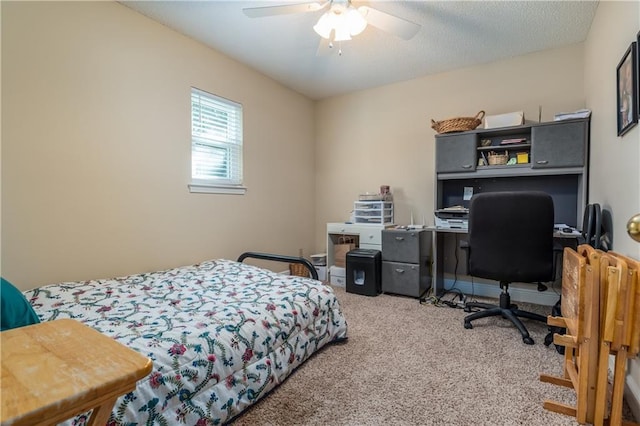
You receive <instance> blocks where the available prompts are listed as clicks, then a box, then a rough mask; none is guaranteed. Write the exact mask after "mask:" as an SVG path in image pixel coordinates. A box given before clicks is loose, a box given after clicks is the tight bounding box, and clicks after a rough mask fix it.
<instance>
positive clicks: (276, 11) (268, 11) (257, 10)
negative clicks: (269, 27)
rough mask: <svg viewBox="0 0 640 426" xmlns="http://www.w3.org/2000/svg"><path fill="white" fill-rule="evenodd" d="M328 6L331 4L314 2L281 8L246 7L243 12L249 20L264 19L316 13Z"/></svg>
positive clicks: (280, 6)
mask: <svg viewBox="0 0 640 426" xmlns="http://www.w3.org/2000/svg"><path fill="white" fill-rule="evenodd" d="M328 4H329V2H326V3H323V4H320V3H318V2H312V3H296V4H283V5H279V6H262V7H246V8H244V9H242V11H243V12H244V14H245V15H247V16H248V17H249V18H262V17H265V16H275V15H289V14H292V13H304V12H315V11H318V10H320V9H324V8H325V7H326V6H327V5H328Z"/></svg>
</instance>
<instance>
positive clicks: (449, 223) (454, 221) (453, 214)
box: [434, 206, 469, 230]
mask: <svg viewBox="0 0 640 426" xmlns="http://www.w3.org/2000/svg"><path fill="white" fill-rule="evenodd" d="M434 216H435V224H436V228H443V229H464V230H468V229H469V209H468V208H466V207H462V206H453V207H446V208H444V209H439V210H436V211H435V212H434Z"/></svg>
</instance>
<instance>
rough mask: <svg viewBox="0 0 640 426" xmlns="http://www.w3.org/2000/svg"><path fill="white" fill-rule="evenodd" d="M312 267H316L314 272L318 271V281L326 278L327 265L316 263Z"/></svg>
mask: <svg viewBox="0 0 640 426" xmlns="http://www.w3.org/2000/svg"><path fill="white" fill-rule="evenodd" d="M314 268H316V272H317V273H318V280H319V281H326V280H327V267H326V266H316V265H314Z"/></svg>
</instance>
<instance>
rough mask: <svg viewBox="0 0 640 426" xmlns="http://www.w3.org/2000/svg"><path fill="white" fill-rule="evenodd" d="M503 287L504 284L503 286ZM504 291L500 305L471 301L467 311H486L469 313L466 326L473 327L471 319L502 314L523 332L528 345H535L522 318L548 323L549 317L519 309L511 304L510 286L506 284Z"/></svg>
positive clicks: (466, 308) (465, 321) (523, 337)
mask: <svg viewBox="0 0 640 426" xmlns="http://www.w3.org/2000/svg"><path fill="white" fill-rule="evenodd" d="M501 287H502V286H501ZM503 290H504V291H503V292H502V293H501V294H500V306H496V305H490V304H487V303H477V302H469V303H467V305H466V307H465V311H467V312H470V310H471V308H481V309H485V310H484V311H480V312H475V313H473V314H471V315H467V316H466V317H464V328H467V329H470V328H473V326H472V325H471V321H473V320H477V319H478V318H486V317H492V316H498V315H500V316H502V318H506V319H508V320H509V321H511V322H512V323H513V325H515V326H516V328H517V329H518V330H519V331H520V334H522V341H523V342H524V343H526V344H527V345H533V343H534V341H533V339H532V338H531V336H530V335H529V331H527V328H526V327H525V326H524V324H523V323H522V321H520V318H527V319H532V320H535V321H541V322H544V323H546V322H547V318H546V317H544V316H542V315H538V314H534V313H533V312H527V311H523V310H520V309H518V307H517V306H516V305H512V304H511V296H510V295H509V291H508V286H507V285H504V287H503Z"/></svg>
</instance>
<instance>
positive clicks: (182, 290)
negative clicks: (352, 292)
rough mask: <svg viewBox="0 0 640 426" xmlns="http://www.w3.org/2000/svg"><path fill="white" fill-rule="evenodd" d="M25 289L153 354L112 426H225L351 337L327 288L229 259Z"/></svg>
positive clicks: (42, 308)
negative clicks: (303, 365) (299, 369)
mask: <svg viewBox="0 0 640 426" xmlns="http://www.w3.org/2000/svg"><path fill="white" fill-rule="evenodd" d="M24 294H25V296H26V297H27V299H28V300H30V301H31V304H32V305H33V307H34V309H35V311H36V312H37V313H38V315H39V316H40V319H41V320H43V321H50V320H55V319H60V318H74V319H77V320H79V321H82V322H83V323H85V324H87V325H89V326H91V327H93V328H95V329H97V330H99V331H101V332H102V333H104V334H106V335H108V336H111V337H113V338H114V339H116V340H117V341H119V342H121V343H123V344H125V345H126V346H128V347H130V348H132V349H135V350H137V351H138V352H140V353H142V354H144V355H145V356H148V357H149V358H151V359H152V360H153V364H154V368H153V371H152V372H151V374H150V375H149V376H147V377H146V378H145V379H143V380H141V381H140V382H138V385H137V388H136V390H135V391H134V392H131V393H129V394H127V395H124V396H122V397H120V398H119V399H118V401H117V402H116V405H115V407H114V411H113V413H112V415H111V418H110V421H109V425H110V426H111V425H174V424H186V425H197V426H204V425H216V424H223V423H225V422H227V421H229V420H230V419H232V418H233V417H235V416H236V415H238V414H239V413H240V412H242V411H243V410H244V409H246V408H247V407H248V406H250V405H251V404H253V403H255V402H256V401H257V400H259V399H260V398H261V397H263V396H264V395H265V394H266V393H268V392H269V391H270V390H271V389H273V388H274V387H276V386H277V385H278V384H279V383H280V382H282V381H283V380H284V379H285V378H286V377H287V376H288V375H289V374H290V373H292V371H293V370H294V369H295V368H296V367H298V366H299V365H300V364H301V363H302V362H304V361H305V360H306V359H307V358H308V357H309V356H310V355H311V354H313V353H314V352H315V351H317V350H318V349H320V348H321V347H323V346H324V345H326V344H327V343H329V342H333V341H336V340H341V339H344V338H346V335H347V324H346V321H345V318H344V317H343V315H342V311H341V309H340V305H339V302H338V300H337V299H336V297H335V295H334V293H333V290H332V289H331V287H329V286H326V285H324V284H322V283H320V282H319V281H315V280H311V279H308V278H301V277H296V276H288V275H282V274H277V273H274V272H271V271H268V270H264V269H261V268H257V267H254V266H251V265H247V264H242V263H237V262H233V261H230V260H212V261H207V262H202V263H200V264H197V265H192V266H187V267H182V268H176V269H171V270H166V271H161V272H153V273H146V274H140V275H132V276H128V277H122V278H116V279H109V280H95V281H84V282H73V283H61V284H56V285H49V286H44V287H40V288H37V289H34V290H30V291H26V292H24ZM84 422H86V415H83V416H78V417H76V418H75V419H73V420H71V421H69V422H67V424H70V425H81V424H84Z"/></svg>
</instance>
